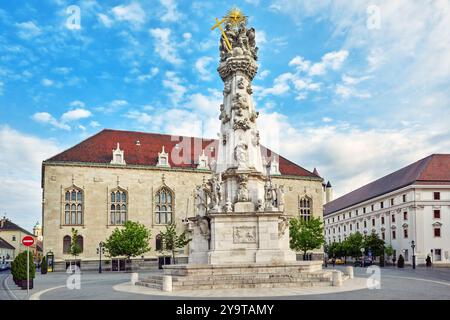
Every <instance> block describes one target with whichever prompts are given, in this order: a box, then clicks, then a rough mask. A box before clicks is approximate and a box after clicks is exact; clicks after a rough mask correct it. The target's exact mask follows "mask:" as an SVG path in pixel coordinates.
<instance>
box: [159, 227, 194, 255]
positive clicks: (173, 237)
mask: <svg viewBox="0 0 450 320" xmlns="http://www.w3.org/2000/svg"><path fill="white" fill-rule="evenodd" d="M160 236H161V249H160V250H159V251H160V252H163V251H170V252H171V253H172V263H175V253H176V250H177V249H181V248H184V247H185V246H186V245H187V244H188V243H189V242H190V241H191V240H192V239H188V237H187V233H186V231H183V232H182V233H180V234H178V233H177V226H176V224H175V223H171V224H169V225H167V226H166V231H164V232H161V233H160Z"/></svg>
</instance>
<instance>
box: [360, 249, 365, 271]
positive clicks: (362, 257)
mask: <svg viewBox="0 0 450 320" xmlns="http://www.w3.org/2000/svg"><path fill="white" fill-rule="evenodd" d="M364 251H366V250H365V249H364V248H361V267H364Z"/></svg>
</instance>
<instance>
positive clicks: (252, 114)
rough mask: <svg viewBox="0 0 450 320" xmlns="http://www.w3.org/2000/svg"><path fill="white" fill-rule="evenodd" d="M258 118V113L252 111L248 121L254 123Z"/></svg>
mask: <svg viewBox="0 0 450 320" xmlns="http://www.w3.org/2000/svg"><path fill="white" fill-rule="evenodd" d="M258 116H259V112H255V111H253V112H252V113H251V114H250V121H251V122H253V123H254V122H255V121H256V118H258Z"/></svg>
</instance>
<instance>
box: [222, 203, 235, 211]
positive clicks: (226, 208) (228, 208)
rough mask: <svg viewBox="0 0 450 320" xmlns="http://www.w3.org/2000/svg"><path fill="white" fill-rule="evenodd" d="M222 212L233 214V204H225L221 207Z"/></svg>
mask: <svg viewBox="0 0 450 320" xmlns="http://www.w3.org/2000/svg"><path fill="white" fill-rule="evenodd" d="M223 211H225V212H233V203H232V202H231V201H227V202H225V205H224V206H223Z"/></svg>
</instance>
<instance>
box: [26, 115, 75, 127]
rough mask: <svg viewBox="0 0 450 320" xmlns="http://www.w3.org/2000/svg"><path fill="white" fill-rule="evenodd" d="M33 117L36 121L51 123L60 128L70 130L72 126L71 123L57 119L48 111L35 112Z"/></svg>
mask: <svg viewBox="0 0 450 320" xmlns="http://www.w3.org/2000/svg"><path fill="white" fill-rule="evenodd" d="M32 119H33V120H34V121H36V122H40V123H47V124H50V125H52V126H54V127H55V128H58V129H63V130H70V126H69V125H67V124H65V123H62V122H60V121H58V120H56V119H55V118H54V117H53V116H52V115H51V114H50V113H48V112H36V113H35V114H33V116H32Z"/></svg>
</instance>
